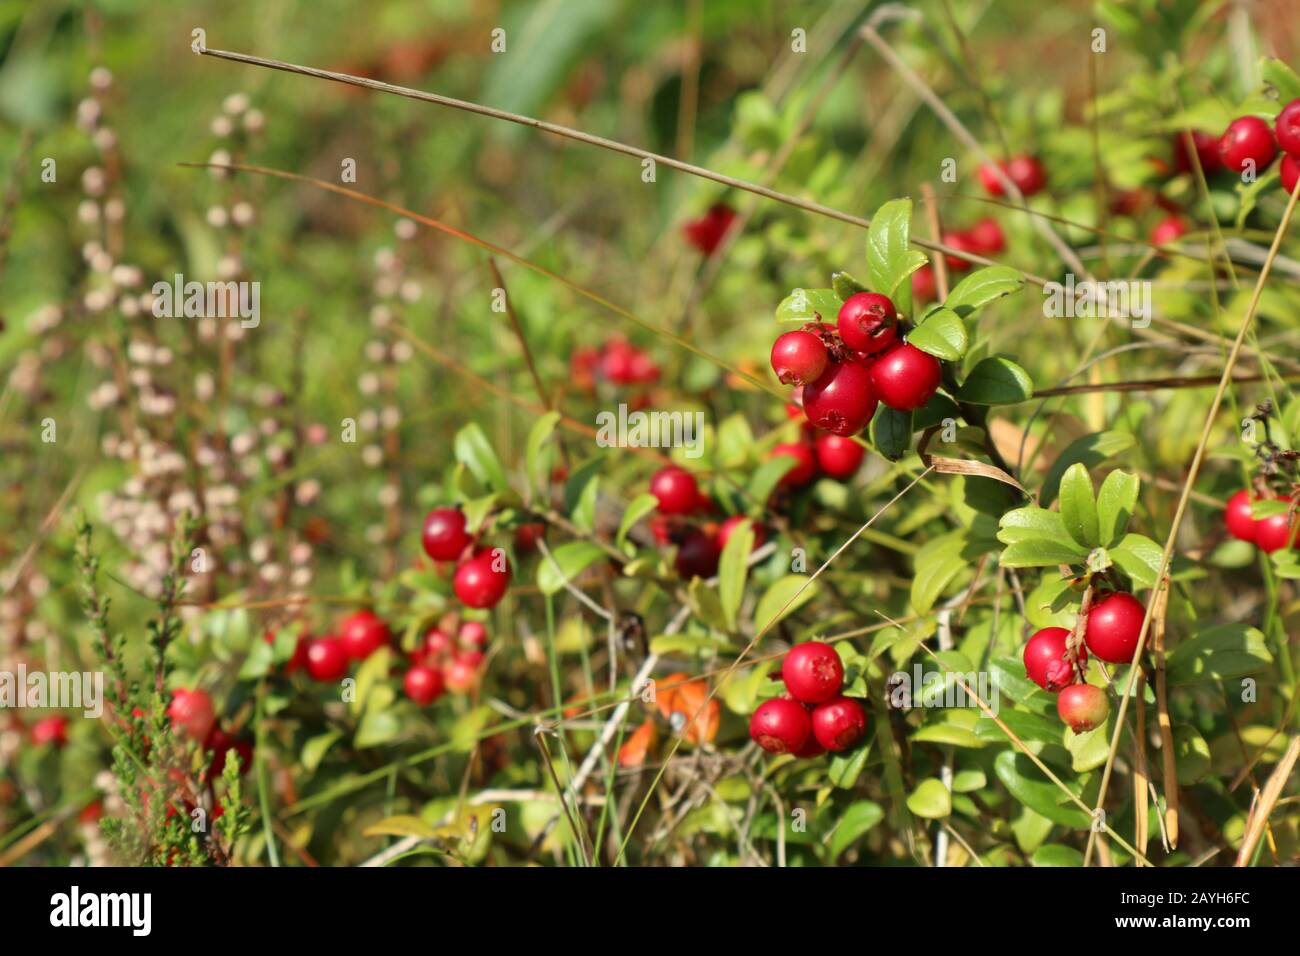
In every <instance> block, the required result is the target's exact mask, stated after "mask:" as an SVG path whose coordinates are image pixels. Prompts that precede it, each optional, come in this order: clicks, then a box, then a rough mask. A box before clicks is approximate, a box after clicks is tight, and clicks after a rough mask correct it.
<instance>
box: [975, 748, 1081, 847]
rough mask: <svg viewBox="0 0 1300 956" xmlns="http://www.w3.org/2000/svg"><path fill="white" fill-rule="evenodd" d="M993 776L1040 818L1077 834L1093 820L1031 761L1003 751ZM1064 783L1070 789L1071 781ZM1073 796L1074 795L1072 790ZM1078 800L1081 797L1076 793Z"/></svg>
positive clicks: (1010, 751) (998, 757) (1009, 751)
mask: <svg viewBox="0 0 1300 956" xmlns="http://www.w3.org/2000/svg"><path fill="white" fill-rule="evenodd" d="M993 772H994V773H996V774H997V777H998V779H999V780H1000V781H1002V785H1003V786H1004V787H1006V788H1007V790H1008V791H1009V792H1010V793H1011V796H1013V797H1015V798H1016V800H1018V801H1019V802H1020V803H1023V804H1024V805H1025V806H1027V807H1028V808H1029V809H1030V810H1033V811H1034V812H1035V813H1037V814H1038V815H1039V816H1044V817H1047V819H1049V820H1051V821H1053V822H1055V823H1059V824H1061V826H1066V827H1071V828H1073V829H1075V830H1086V829H1088V827H1089V824H1090V823H1091V817H1089V815H1088V814H1086V813H1084V812H1083V811H1082V810H1080V809H1079V807H1078V806H1077V805H1076V804H1075V803H1074V802H1073V801H1071V800H1070V799H1069V798H1068V797H1067V796H1066V795H1065V794H1064V793H1062V792H1061V790H1060V789H1059V788H1058V787H1057V786H1056V784H1054V783H1052V781H1050V780H1048V779H1047V778H1046V777H1044V776H1043V772H1042V771H1041V770H1039V769H1038V768H1037V767H1036V766H1034V763H1033V761H1031V760H1030V759H1029V758H1028V757H1026V756H1024V755H1023V754H1018V753H1016V752H1015V751H1012V750H1004V751H1002V753H1000V754H998V755H997V758H996V759H995V760H994V761H993ZM1065 783H1066V786H1067V787H1069V781H1065ZM1072 792H1075V791H1074V790H1073V789H1072ZM1075 796H1078V793H1077V792H1075Z"/></svg>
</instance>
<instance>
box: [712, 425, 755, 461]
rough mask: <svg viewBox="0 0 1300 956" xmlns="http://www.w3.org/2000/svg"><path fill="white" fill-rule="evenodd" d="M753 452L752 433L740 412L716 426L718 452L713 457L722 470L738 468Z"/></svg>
mask: <svg viewBox="0 0 1300 956" xmlns="http://www.w3.org/2000/svg"><path fill="white" fill-rule="evenodd" d="M753 451H754V432H753V430H752V429H751V428H750V427H749V422H748V420H747V419H746V418H745V416H744V414H743V413H741V412H736V413H735V414H734V415H729V416H727V418H725V419H723V421H722V424H720V425H719V426H718V450H717V454H716V455H715V456H714V457H715V459H716V461H717V463H718V465H719V466H721V467H722V468H739V467H740V466H741V465H743V464H744V463H745V462H746V461H747V460H748V459H749V456H750V455H751V454H752V453H753Z"/></svg>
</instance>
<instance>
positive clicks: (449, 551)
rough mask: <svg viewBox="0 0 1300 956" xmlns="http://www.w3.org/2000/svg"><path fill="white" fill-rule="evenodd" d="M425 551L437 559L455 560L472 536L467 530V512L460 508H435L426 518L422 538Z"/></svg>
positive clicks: (467, 545)
mask: <svg viewBox="0 0 1300 956" xmlns="http://www.w3.org/2000/svg"><path fill="white" fill-rule="evenodd" d="M421 541H422V543H423V544H424V553H425V554H427V555H428V556H429V557H431V558H433V560H435V561H455V560H456V559H457V558H459V557H460V555H461V552H463V551H464V550H465V549H466V548H467V547H469V543H470V541H471V538H470V536H469V533H468V532H467V531H466V530H465V512H463V511H461V510H460V509H459V508H434V509H433V510H432V511H430V512H429V513H428V514H427V515H426V516H425V518H424V534H423V536H422V538H421Z"/></svg>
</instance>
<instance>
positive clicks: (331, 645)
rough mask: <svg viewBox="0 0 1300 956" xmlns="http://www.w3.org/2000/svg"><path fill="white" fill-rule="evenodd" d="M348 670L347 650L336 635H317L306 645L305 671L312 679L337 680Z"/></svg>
mask: <svg viewBox="0 0 1300 956" xmlns="http://www.w3.org/2000/svg"><path fill="white" fill-rule="evenodd" d="M347 672H348V652H347V651H345V650H344V649H343V643H342V642H341V641H340V640H339V639H338V638H337V637H319V638H317V639H316V640H314V641H312V642H310V643H309V644H308V645H307V673H308V674H310V675H311V679H312V680H317V681H332V680H338V679H339V678H340V677H342V676H343V675H344V674H346V673H347Z"/></svg>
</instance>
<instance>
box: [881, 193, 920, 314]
mask: <svg viewBox="0 0 1300 956" xmlns="http://www.w3.org/2000/svg"><path fill="white" fill-rule="evenodd" d="M911 226H912V200H910V199H894V200H891V201H890V202H887V203H885V204H884V205H883V206H881V207H880V208H879V209H877V210H876V215H875V216H874V217H873V218H872V220H871V226H870V228H869V229H868V230H867V278H868V280H869V281H870V283H871V287H872V288H873V289H875V290H876V291H877V292H879V293H881V294H882V295H892V294H893V291H894V288H895V287H896V286H897V285H898V284H899V283H900V282H902V281H903V279H905V278H907V277H908V276H909V275H911V274H912V272H914V271H915V270H916V269H919V268H920V267H921V265H922V264H924V262H925V257H924V255H923V254H921V253H919V252H917V251H916V250H913V249H911V248H910V247H909V234H910V232H911ZM918 255H919V256H920V262H917V256H918Z"/></svg>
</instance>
